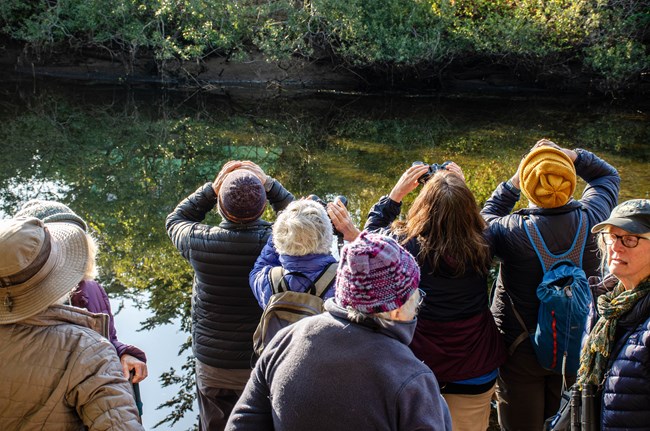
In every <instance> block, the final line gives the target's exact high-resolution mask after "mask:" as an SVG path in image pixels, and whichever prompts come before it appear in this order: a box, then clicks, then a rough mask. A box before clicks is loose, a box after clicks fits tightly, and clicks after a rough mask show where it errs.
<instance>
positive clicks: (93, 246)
mask: <svg viewBox="0 0 650 431" xmlns="http://www.w3.org/2000/svg"><path fill="white" fill-rule="evenodd" d="M86 242H88V262H86V272H85V273H84V277H83V279H82V280H94V279H95V277H97V263H96V259H97V241H96V240H95V238H93V236H92V235H91V234H89V233H86Z"/></svg>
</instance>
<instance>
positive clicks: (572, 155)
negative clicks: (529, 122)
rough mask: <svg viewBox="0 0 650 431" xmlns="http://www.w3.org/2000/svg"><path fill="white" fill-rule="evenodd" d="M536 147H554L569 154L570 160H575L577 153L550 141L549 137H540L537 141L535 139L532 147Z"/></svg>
mask: <svg viewBox="0 0 650 431" xmlns="http://www.w3.org/2000/svg"><path fill="white" fill-rule="evenodd" d="M537 147H552V148H555V149H556V150H560V151H562V152H563V153H564V154H566V155H567V156H569V158H570V159H571V161H572V162H575V161H576V159H577V158H578V153H576V152H575V151H573V150H570V149H568V148H562V147H560V146H559V145H558V144H556V143H555V142H553V141H551V140H550V139H546V138H542V139H540V140H539V141H537V143H536V144H535V146H534V147H533V148H537Z"/></svg>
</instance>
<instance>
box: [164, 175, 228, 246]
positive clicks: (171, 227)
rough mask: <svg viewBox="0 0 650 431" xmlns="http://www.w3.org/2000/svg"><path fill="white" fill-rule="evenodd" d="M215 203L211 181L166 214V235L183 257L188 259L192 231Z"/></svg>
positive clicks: (215, 198)
mask: <svg viewBox="0 0 650 431" xmlns="http://www.w3.org/2000/svg"><path fill="white" fill-rule="evenodd" d="M216 204H217V195H216V193H215V192H214V189H213V188H212V183H205V184H204V185H202V186H201V187H199V188H198V189H197V190H196V191H195V192H194V193H193V194H191V195H190V196H188V197H187V198H185V199H183V200H182V201H181V203H179V204H178V206H176V208H175V209H174V211H172V213H171V214H169V215H168V216H167V221H166V223H165V227H166V229H167V235H169V238H170V239H171V240H172V242H173V243H174V245H175V246H176V248H177V249H178V251H180V252H181V255H182V256H183V257H184V258H185V259H189V252H190V238H191V235H192V231H193V230H194V229H195V227H196V225H197V224H199V223H200V222H202V221H203V220H204V219H205V216H206V214H207V213H209V212H210V211H211V210H212V208H214V206H215V205H216Z"/></svg>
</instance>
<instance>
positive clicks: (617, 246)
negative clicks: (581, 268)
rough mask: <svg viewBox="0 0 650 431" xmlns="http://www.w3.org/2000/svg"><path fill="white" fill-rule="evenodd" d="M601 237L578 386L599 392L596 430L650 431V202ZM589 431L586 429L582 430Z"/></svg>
mask: <svg viewBox="0 0 650 431" xmlns="http://www.w3.org/2000/svg"><path fill="white" fill-rule="evenodd" d="M591 231H592V232H594V233H597V234H598V246H599V248H600V251H601V253H602V259H603V261H602V270H603V273H604V272H605V270H608V271H609V274H607V275H606V276H605V277H603V278H602V279H601V278H600V277H592V278H591V279H590V280H589V282H590V285H591V286H592V292H593V293H594V296H595V298H594V304H593V305H595V307H592V309H591V314H590V316H589V322H588V324H587V330H589V329H590V328H591V331H590V332H589V334H588V335H587V337H586V338H585V340H584V341H583V348H582V355H581V357H580V369H579V370H578V384H579V386H580V387H581V388H582V391H583V393H585V392H588V391H586V389H587V386H591V387H592V388H597V390H596V391H593V392H594V393H595V398H594V400H595V401H596V403H597V405H596V406H595V408H594V409H593V411H594V412H598V411H600V415H597V414H596V415H594V417H591V418H586V417H585V418H582V419H583V420H585V421H587V420H590V422H591V423H592V424H593V426H594V427H593V428H592V429H601V430H608V431H609V430H621V429H649V428H650V199H632V200H629V201H627V202H623V203H622V204H620V205H619V206H617V207H616V208H614V211H612V214H611V215H610V217H609V218H608V219H607V220H605V221H604V222H602V223H599V224H597V225H596V226H594V227H593V229H592V230H591ZM583 429H584V428H583Z"/></svg>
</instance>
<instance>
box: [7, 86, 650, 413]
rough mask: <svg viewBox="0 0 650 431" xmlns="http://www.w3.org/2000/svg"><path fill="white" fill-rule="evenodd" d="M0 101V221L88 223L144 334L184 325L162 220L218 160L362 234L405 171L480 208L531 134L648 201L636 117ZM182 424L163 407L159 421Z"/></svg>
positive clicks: (364, 101)
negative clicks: (430, 168)
mask: <svg viewBox="0 0 650 431" xmlns="http://www.w3.org/2000/svg"><path fill="white" fill-rule="evenodd" d="M0 94H1V96H2V97H1V98H0V100H2V101H0V142H2V144H1V145H2V147H3V152H2V153H3V157H2V158H0V165H1V168H0V211H2V212H3V213H4V215H5V216H7V215H10V214H13V213H14V212H15V210H16V209H17V207H18V206H19V205H20V203H21V202H24V201H25V200H27V199H31V198H36V197H39V198H46V199H59V200H61V201H63V202H65V203H67V204H69V205H70V206H71V207H72V208H73V209H74V210H75V211H76V212H78V213H79V214H80V215H82V217H84V218H86V220H87V221H88V222H89V225H90V226H91V228H92V230H93V231H94V233H95V234H96V236H97V237H98V238H99V240H100V255H99V266H100V268H101V274H100V279H101V281H102V283H103V284H104V286H105V287H106V288H107V290H108V291H109V292H111V294H112V295H113V296H114V297H123V298H128V299H129V300H136V301H140V305H142V306H143V307H146V308H147V312H146V313H143V314H142V315H143V319H142V323H141V327H142V328H143V329H152V328H155V327H158V326H159V325H163V324H166V323H170V322H175V324H176V325H179V326H180V329H181V330H182V331H187V330H188V329H189V305H190V301H189V295H190V290H191V278H192V274H191V271H190V268H189V267H188V265H187V264H186V263H185V262H184V261H183V260H182V259H181V258H180V256H179V255H178V253H177V252H176V251H175V249H174V248H173V247H172V245H171V243H170V241H169V240H168V238H167V236H166V234H165V231H164V220H165V217H166V215H167V214H168V213H169V212H170V211H171V210H172V209H173V207H174V206H175V205H176V204H177V203H178V202H179V201H180V199H181V198H183V197H185V196H186V195H187V194H189V193H190V192H192V191H194V190H195V189H196V188H197V187H198V186H199V185H201V184H202V183H204V182H206V181H211V180H212V179H213V178H214V177H215V175H216V174H217V172H218V171H219V169H220V167H221V165H222V164H223V163H224V162H225V161H227V160H229V159H250V160H253V161H255V162H256V163H258V164H260V165H261V166H262V167H263V168H264V169H265V170H266V171H267V172H268V173H270V174H271V175H273V176H275V177H276V178H278V179H279V180H280V181H281V182H282V183H283V184H284V185H285V186H286V187H287V188H288V189H289V190H291V191H292V192H293V193H294V194H295V195H297V196H304V195H308V194H310V193H314V194H317V195H319V196H322V197H325V198H327V197H332V196H335V195H338V194H343V195H345V196H347V197H348V200H349V208H350V210H351V212H352V215H353V217H354V218H355V221H356V222H357V223H358V224H359V225H362V224H363V219H364V218H365V214H366V213H367V211H368V210H369V208H370V207H371V205H372V204H373V203H374V202H375V201H376V200H377V199H378V198H379V197H380V196H381V195H383V194H386V193H388V192H389V191H390V188H391V187H392V185H393V184H394V182H395V181H396V180H397V179H398V178H399V176H400V175H401V173H402V172H403V171H404V170H405V169H406V168H407V167H408V166H410V164H411V162H412V161H414V160H424V161H427V162H430V163H433V162H442V161H445V160H454V161H456V162H457V163H458V164H460V165H461V166H462V167H463V169H464V171H465V175H466V178H467V182H468V184H469V187H470V188H471V189H472V190H473V191H474V193H475V195H476V199H477V201H478V203H479V204H481V203H482V202H484V201H485V200H486V199H487V198H488V197H489V195H490V193H491V192H492V190H493V189H494V188H495V187H496V185H497V184H498V183H499V182H501V181H504V180H506V179H507V178H509V177H510V176H511V175H512V174H513V173H514V171H515V169H516V167H517V164H518V161H519V159H520V157H521V155H522V154H523V153H525V152H526V151H527V150H528V149H529V147H530V146H532V145H533V144H534V143H535V141H537V140H538V139H539V138H541V137H548V138H550V139H552V140H554V141H555V142H557V143H558V144H560V145H562V146H567V147H572V148H573V147H582V148H586V149H589V150H591V151H594V152H596V153H597V154H598V155H600V156H601V157H603V158H605V159H606V160H608V161H610V162H611V163H612V164H614V165H615V166H616V167H617V168H618V169H619V170H620V173H621V176H622V180H623V181H622V193H621V199H622V200H624V199H629V198H633V197H648V196H649V193H650V173H649V172H650V170H649V169H648V160H649V159H650V127H649V123H648V119H649V118H648V117H649V114H648V112H649V111H648V109H649V108H650V107H648V106H645V107H644V106H625V105H616V104H611V103H608V104H602V103H598V102H593V101H588V100H549V99H544V100H542V99H530V98H525V97H518V98H511V99H503V98H501V99H499V98H478V97H474V98H466V97H465V98H463V97H455V96H452V95H450V96H446V97H434V96H431V97H390V96H384V97H379V96H361V95H334V96H333V95H330V94H310V95H308V96H305V95H300V94H296V95H290V94H289V95H285V96H284V97H277V96H272V97H269V96H268V95H267V94H264V97H256V96H260V94H251V93H250V92H248V93H242V94H238V95H234V94H232V93H231V95H229V96H223V95H222V96H215V95H211V94H186V93H170V92H162V91H154V90H147V89H139V90H125V89H124V88H110V87H102V86H91V87H78V86H77V87H68V86H64V85H60V84H52V83H49V84H46V83H39V82H29V83H27V84H21V83H9V84H4V85H3V86H2V87H0ZM581 189H582V187H579V188H578V193H579V192H580V191H581ZM411 199H412V197H411ZM408 203H409V200H408V199H407V200H406V204H407V205H408ZM521 204H525V203H521ZM266 216H267V217H268V218H269V219H273V215H272V214H271V213H267V214H266ZM217 221H218V220H217V216H216V215H213V216H211V218H210V219H209V222H213V223H216V222H217ZM142 292H147V294H146V295H141V293H142ZM143 298H144V299H143ZM179 348H180V346H179ZM159 359H160V360H163V361H165V360H166V358H159ZM168 361H169V362H170V363H171V362H172V358H170V359H169V360H168ZM176 371H177V372H176V373H171V374H167V375H165V376H163V382H167V383H169V384H175V385H180V386H181V389H179V395H178V400H177V401H176V402H173V403H172V404H174V405H176V406H180V405H183V403H185V404H184V406H185V408H191V399H190V400H189V401H188V400H187V395H188V394H191V393H192V392H193V386H192V384H191V375H189V374H187V370H183V371H181V370H178V368H177V370H176ZM156 378H157V376H153V377H152V379H153V380H155V379H156ZM149 384H154V382H150V383H149ZM182 388H184V389H182ZM183 395H186V397H185V398H183ZM163 401H165V400H164V399H161V400H159V402H160V403H162V402H163ZM188 402H189V404H188ZM150 405H151V404H150ZM181 413H182V411H181V412H179V413H177V414H176V413H174V409H172V408H171V406H167V407H165V408H163V409H162V412H160V413H158V416H159V417H158V418H157V419H156V421H158V420H161V419H163V418H164V417H165V415H167V414H169V415H170V416H168V419H169V420H173V419H174V418H177V417H179V415H180V414H181ZM188 414H191V413H188ZM152 415H153V413H152ZM175 415H176V416H175Z"/></svg>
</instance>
